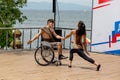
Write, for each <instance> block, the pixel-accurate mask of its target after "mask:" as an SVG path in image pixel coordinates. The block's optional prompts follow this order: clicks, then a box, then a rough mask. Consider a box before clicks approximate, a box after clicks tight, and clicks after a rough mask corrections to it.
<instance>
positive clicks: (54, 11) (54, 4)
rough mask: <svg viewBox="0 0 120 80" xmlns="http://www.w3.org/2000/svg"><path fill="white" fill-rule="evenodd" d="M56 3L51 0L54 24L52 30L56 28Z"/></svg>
mask: <svg viewBox="0 0 120 80" xmlns="http://www.w3.org/2000/svg"><path fill="white" fill-rule="evenodd" d="M56 1H57V0H53V13H54V21H55V23H54V29H55V27H56Z"/></svg>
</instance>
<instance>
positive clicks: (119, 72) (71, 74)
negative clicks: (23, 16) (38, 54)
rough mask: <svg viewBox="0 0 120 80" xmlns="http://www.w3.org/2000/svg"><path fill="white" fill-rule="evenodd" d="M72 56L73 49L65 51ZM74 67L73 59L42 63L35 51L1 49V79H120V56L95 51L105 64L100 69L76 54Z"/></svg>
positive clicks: (98, 59) (95, 57) (96, 55)
mask: <svg viewBox="0 0 120 80" xmlns="http://www.w3.org/2000/svg"><path fill="white" fill-rule="evenodd" d="M63 53H64V55H65V56H69V54H68V53H69V50H63ZM74 55H75V56H74V61H73V67H72V68H68V62H69V60H68V59H66V60H62V63H63V65H61V66H55V65H54V64H51V65H49V66H39V65H37V64H36V62H35V60H34V50H31V51H21V50H18V51H2V50H0V80H120V56H115V55H107V54H98V53H91V56H90V57H92V58H94V59H95V60H96V61H97V62H99V63H101V65H102V67H101V69H100V71H95V70H96V66H94V65H92V64H90V63H88V62H87V61H85V60H83V59H82V58H80V57H78V56H77V54H74Z"/></svg>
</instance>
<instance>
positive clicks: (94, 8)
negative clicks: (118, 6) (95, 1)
mask: <svg viewBox="0 0 120 80" xmlns="http://www.w3.org/2000/svg"><path fill="white" fill-rule="evenodd" d="M109 5H110V4H105V5H101V6H97V7H94V8H93V9H98V8H102V7H105V6H109Z"/></svg>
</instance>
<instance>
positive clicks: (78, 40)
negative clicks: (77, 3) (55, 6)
mask: <svg viewBox="0 0 120 80" xmlns="http://www.w3.org/2000/svg"><path fill="white" fill-rule="evenodd" d="M84 34H86V29H85V24H84V22H83V21H79V22H78V29H77V30H76V43H77V44H79V45H81V43H82V42H81V40H82V35H84Z"/></svg>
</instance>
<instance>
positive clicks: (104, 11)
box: [91, 0, 120, 54]
mask: <svg viewBox="0 0 120 80" xmlns="http://www.w3.org/2000/svg"><path fill="white" fill-rule="evenodd" d="M91 51H94V52H104V53H108V54H120V0H93V22H92V47H91Z"/></svg>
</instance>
